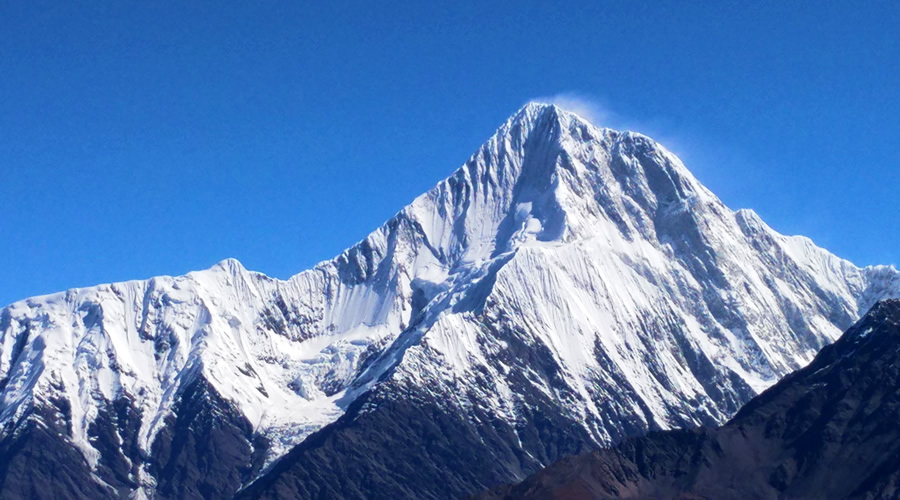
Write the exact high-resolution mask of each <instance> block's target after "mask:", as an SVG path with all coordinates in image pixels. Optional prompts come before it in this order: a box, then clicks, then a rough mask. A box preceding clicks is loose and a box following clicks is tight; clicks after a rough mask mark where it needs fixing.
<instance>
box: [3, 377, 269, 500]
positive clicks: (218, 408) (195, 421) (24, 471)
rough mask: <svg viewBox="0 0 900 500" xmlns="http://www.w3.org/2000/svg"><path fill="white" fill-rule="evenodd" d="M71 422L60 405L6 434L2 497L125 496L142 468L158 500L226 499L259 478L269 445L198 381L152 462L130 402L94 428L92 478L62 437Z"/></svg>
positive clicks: (108, 411)
mask: <svg viewBox="0 0 900 500" xmlns="http://www.w3.org/2000/svg"><path fill="white" fill-rule="evenodd" d="M69 419H70V416H69V412H68V410H67V407H66V403H65V401H64V400H61V401H59V402H58V405H57V406H50V407H42V408H37V409H35V410H34V411H33V412H32V414H31V415H29V416H28V417H27V418H24V419H22V420H20V424H19V425H18V427H16V428H14V429H9V430H8V431H7V432H5V433H4V434H3V437H2V440H0V499H7V498H9V499H51V498H52V499H57V498H58V499H70V498H71V499H80V498H91V499H97V498H127V497H128V496H129V494H130V493H131V492H132V491H134V489H135V488H137V486H138V478H139V468H140V467H141V465H142V464H144V465H148V468H147V469H148V470H149V471H150V473H151V475H152V476H153V477H154V478H155V480H156V484H157V487H156V497H157V498H208V499H218V498H230V497H231V496H233V495H234V493H235V492H236V491H238V489H239V488H240V487H241V485H242V484H243V483H244V482H246V481H248V480H249V479H250V478H251V477H252V476H253V475H254V474H256V473H258V472H259V469H260V466H261V465H262V460H263V459H264V453H265V450H266V449H267V447H268V443H267V442H266V440H265V439H264V438H262V437H259V436H255V435H254V434H253V432H252V427H251V425H250V423H249V422H248V421H247V420H246V419H245V418H244V417H243V416H241V415H240V414H239V413H238V412H237V411H236V410H235V409H234V407H233V405H231V404H229V403H227V402H226V401H225V400H224V399H222V397H221V396H220V395H219V394H218V393H216V391H215V390H214V389H212V387H210V385H209V383H208V382H207V381H206V380H204V379H203V378H199V379H197V380H195V381H194V382H192V383H190V384H189V385H188V386H186V387H185V389H184V390H183V392H182V394H181V397H180V400H179V404H178V406H177V407H176V409H175V412H174V416H173V417H171V418H170V419H168V420H167V422H166V426H165V427H164V428H163V430H161V431H160V433H159V434H158V435H157V437H156V439H155V440H154V442H153V452H152V454H151V456H150V457H143V456H141V453H140V451H139V448H138V445H137V436H138V430H139V424H138V422H139V421H140V419H139V417H138V416H137V415H136V413H135V410H134V408H133V407H132V406H131V405H130V401H129V400H128V399H127V398H122V399H119V400H117V401H115V402H113V403H110V404H109V406H108V407H107V408H105V409H104V411H103V412H102V413H101V414H100V415H98V417H97V419H96V420H95V421H94V423H93V424H92V426H91V431H90V435H91V441H92V444H93V445H94V447H95V448H96V449H97V450H99V452H100V457H99V459H98V462H97V467H96V469H95V470H94V471H93V472H92V471H91V468H90V466H89V465H88V463H87V461H86V460H85V458H84V457H83V456H82V455H81V453H80V452H79V451H78V449H77V448H75V447H74V446H73V445H72V443H70V442H69V440H68V439H67V438H66V437H65V436H68V435H69V431H68V429H67V427H68V426H69V425H70V422H69ZM98 479H99V481H98ZM103 483H105V484H103Z"/></svg>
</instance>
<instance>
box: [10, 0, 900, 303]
mask: <svg viewBox="0 0 900 500" xmlns="http://www.w3.org/2000/svg"><path fill="white" fill-rule="evenodd" d="M326 3H327V4H328V5H316V4H326ZM557 3H558V2H527V1H525V2H523V1H518V2H409V3H404V2H396V3H384V2H341V1H334V2H309V3H307V2H268V1H261V2H216V3H213V2H165V1H163V2H57V1H54V2H41V1H35V2H3V3H2V4H0V237H2V245H0V303H3V304H6V303H9V302H11V301H13V300H17V299H21V298H25V297H28V296H31V295H37V294H44V293H50V292H54V291H60V290H65V289H67V288H71V287H80V286H87V285H92V284H97V283H102V282H110V281H120V280H127V279H138V278H147V277H150V276H153V275H158V274H181V273H184V272H187V271H190V270H194V269H203V268H206V267H209V266H211V265H212V264H214V263H215V262H217V261H219V260H221V259H223V258H226V257H235V258H238V259H239V260H241V261H242V262H243V263H244V265H245V266H247V267H248V268H250V269H254V270H259V271H262V272H265V273H267V274H270V275H273V276H277V277H281V278H286V277H288V276H290V275H292V274H294V273H296V272H298V271H301V270H303V269H306V268H308V267H310V266H312V265H314V264H315V263H316V262H318V261H320V260H324V259H327V258H330V257H332V256H334V255H336V254H337V253H339V252H340V251H341V250H343V249H344V248H345V247H347V246H349V245H351V244H353V243H354V242H356V241H357V240H359V239H361V238H362V237H364V236H365V235H366V234H367V233H368V232H369V231H371V230H372V229H374V228H376V227H377V226H378V225H380V224H381V223H382V222H383V221H384V220H386V219H387V218H388V217H390V216H391V215H392V214H394V213H395V212H396V211H397V210H399V209H400V208H402V207H403V206H404V205H405V204H407V203H408V202H409V201H411V200H412V199H413V198H414V197H415V196H416V195H418V194H419V193H421V192H423V191H425V190H427V189H428V188H429V187H431V186H432V185H433V184H434V183H436V182H437V181H438V180H440V179H441V178H443V177H445V176H447V175H448V174H450V173H451V172H452V171H453V170H454V169H456V168H457V167H458V166H459V165H461V164H462V163H463V162H464V161H465V160H466V158H468V156H469V155H470V154H471V153H472V152H473V151H474V150H475V149H476V148H477V147H478V146H479V145H480V144H481V143H482V142H483V141H484V140H485V139H487V138H488V137H489V136H490V134H491V133H492V132H493V131H494V129H495V128H496V127H497V126H498V125H499V124H500V123H502V122H503V120H505V119H506V118H507V116H508V115H510V114H512V113H513V112H514V111H516V110H517V109H518V108H519V107H520V106H521V105H523V104H524V103H525V102H527V101H528V100H531V99H535V98H538V97H549V96H559V95H564V96H566V98H567V99H570V100H572V99H578V100H579V101H582V102H588V103H590V105H591V106H593V107H594V109H595V110H600V111H599V112H598V113H596V114H597V115H598V116H600V117H601V120H602V121H603V122H604V123H598V125H608V126H614V127H627V128H632V129H636V130H638V131H641V132H644V133H646V134H648V135H651V136H653V137H655V138H657V139H658V140H660V141H661V142H663V143H664V144H665V145H667V146H668V147H669V148H670V149H672V150H674V151H675V152H677V153H679V154H680V155H681V156H682V159H683V160H684V161H685V163H686V164H687V165H688V167H689V168H690V169H691V170H692V171H693V172H694V173H695V174H696V175H697V176H698V177H699V178H700V180H701V181H703V182H704V183H705V184H706V185H707V186H708V187H709V188H710V189H712V190H713V191H714V192H715V193H717V194H718V195H719V196H720V197H721V198H722V199H723V200H724V201H725V203H726V204H728V205H729V206H730V207H732V208H735V209H736V208H742V207H749V208H753V209H755V210H756V211H757V212H759V214H760V215H761V216H762V217H763V218H764V219H765V220H766V221H767V222H769V223H770V224H771V225H772V226H773V227H775V228H776V229H777V230H779V231H781V232H784V233H789V234H805V235H808V236H810V237H812V238H813V239H814V241H816V243H818V244H820V245H822V246H824V247H826V248H828V249H830V250H831V251H833V252H835V253H836V254H838V255H840V256H842V257H845V258H848V259H850V260H852V261H854V262H856V263H857V264H861V265H866V264H876V263H894V264H896V263H898V261H900V250H898V248H900V245H898V243H900V235H898V234H900V231H898V224H897V221H898V217H897V214H898V212H900V210H898V209H900V200H898V198H900V197H898V196H897V190H898V186H900V148H898V146H897V143H898V138H900V97H898V95H900V92H898V91H897V87H898V84H900V42H898V38H900V37H898V36H897V33H898V30H900V2H896V1H881V2H879V1H874V2H864V3H858V2H744V3H746V4H748V5H741V4H740V3H738V2H599V1H598V2H585V3H583V4H582V5H576V4H575V3H572V2H568V3H565V6H564V7H563V6H557V5H556V4H557Z"/></svg>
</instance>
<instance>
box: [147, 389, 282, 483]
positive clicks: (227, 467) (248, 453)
mask: <svg viewBox="0 0 900 500" xmlns="http://www.w3.org/2000/svg"><path fill="white" fill-rule="evenodd" d="M265 448H266V443H265V441H263V440H261V439H259V438H256V439H254V435H253V430H252V426H251V425H250V422H248V421H247V419H246V418H244V417H243V416H242V415H241V414H240V413H239V412H238V411H237V410H235V409H234V407H233V405H231V404H229V403H227V402H226V401H225V400H224V399H222V397H221V396H220V395H219V394H218V393H216V391H215V390H214V389H213V388H212V387H211V386H210V385H209V383H208V382H207V381H206V380H204V379H203V378H200V379H198V380H196V381H195V382H193V383H192V384H190V385H189V386H188V387H186V388H185V390H184V392H183V394H182V395H181V399H180V401H179V404H178V407H177V408H176V410H175V416H174V418H170V419H168V421H167V422H166V427H165V428H164V429H163V430H162V431H160V433H159V434H158V435H157V437H156V439H155V440H154V442H153V451H152V454H151V457H152V458H150V460H151V467H150V471H151V474H152V475H153V476H154V477H155V478H156V482H157V487H156V495H157V496H158V497H159V498H210V499H212V498H228V497H230V496H232V495H233V494H234V492H236V491H237V490H238V489H239V488H240V487H241V484H242V483H243V482H244V481H246V480H248V479H249V478H250V476H251V474H253V473H254V472H256V471H257V470H258V469H259V466H260V465H261V464H260V461H261V460H262V458H263V456H262V453H263V452H264V451H265Z"/></svg>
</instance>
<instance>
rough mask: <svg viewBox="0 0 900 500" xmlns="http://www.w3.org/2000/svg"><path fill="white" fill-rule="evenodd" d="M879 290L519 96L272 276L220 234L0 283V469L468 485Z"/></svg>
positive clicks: (209, 481)
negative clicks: (380, 203)
mask: <svg viewBox="0 0 900 500" xmlns="http://www.w3.org/2000/svg"><path fill="white" fill-rule="evenodd" d="M898 291H900V274H898V273H897V271H896V270H895V269H893V268H891V267H887V266H879V267H868V268H858V267H856V266H854V265H853V264H851V263H849V262H847V261H844V260H842V259H840V258H838V257H835V256H834V255H831V254H829V253H828V252H827V251H825V250H823V249H821V248H818V247H816V246H815V245H814V244H813V243H812V242H811V241H809V240H808V239H806V238H803V237H798V236H784V235H781V234H778V233H777V232H775V231H774V230H772V229H771V228H769V227H768V226H766V224H765V223H764V222H763V221H762V220H761V219H760V218H759V217H758V216H756V214H754V213H753V212H752V211H749V210H740V211H737V212H735V211H732V210H730V209H729V208H728V207H726V206H725V205H724V204H723V203H722V202H721V200H719V199H718V198H717V197H716V196H715V195H714V194H713V193H711V192H710V191H709V190H708V189H706V188H705V187H704V186H703V185H702V184H701V183H700V182H699V181H698V180H697V179H696V178H695V177H694V176H693V175H692V174H691V173H690V172H689V171H688V170H687V168H686V167H685V166H684V165H683V164H682V163H681V161H680V160H679V159H678V158H677V157H676V156H675V155H673V154H672V153H670V152H669V151H667V150H666V149H665V148H664V147H662V146H661V145H659V144H657V143H656V142H654V141H653V140H651V139H650V138H648V137H645V136H642V135H640V134H636V133H632V132H618V131H614V130H610V129H605V128H598V127H595V126H593V125H592V124H590V123H587V122H586V121H584V120H583V119H582V118H580V117H578V116H577V115H575V114H572V113H569V112H566V111H564V110H561V109H559V108H557V107H555V106H551V105H544V104H536V103H532V104H528V105H527V106H525V107H524V108H522V109H521V110H520V111H519V112H517V113H516V114H515V115H513V116H512V117H510V119H509V120H507V122H506V123H504V124H503V125H502V126H501V127H500V128H499V129H498V130H497V132H496V133H495V134H494V136H492V137H491V138H490V139H489V140H488V141H487V142H486V143H485V144H484V145H483V146H481V147H480V148H479V149H478V150H477V151H476V152H475V154H473V155H472V157H471V158H469V160H468V161H466V162H465V164H464V165H463V166H462V167H461V168H460V169H459V170H457V171H456V172H455V173H453V174H452V175H451V176H450V177H448V178H447V179H445V180H443V181H441V182H439V183H438V184H437V185H436V186H435V187H434V188H432V189H431V190H429V191H428V192H426V193H424V194H422V195H421V196H419V197H418V198H416V199H415V200H414V201H413V202H412V203H411V204H410V205H409V206H407V207H405V208H403V209H402V210H400V212H398V213H397V214H396V215H395V216H394V217H393V218H391V219H390V220H389V221H387V222H386V223H385V224H384V225H383V226H381V227H380V228H378V229H377V230H375V231H374V232H372V233H371V234H370V235H369V236H368V237H366V238H365V239H364V240H363V241H361V242H360V243H358V244H357V245H354V246H353V247H351V248H349V249H348V250H346V251H345V252H343V253H342V254H341V255H339V256H337V257H335V258H334V259H332V260H329V261H326V262H322V263H321V264H319V265H317V266H316V267H315V268H313V269H311V270H307V271H304V272H301V273H299V274H297V275H295V276H293V277H291V278H290V279H288V280H283V281H282V280H276V279H272V278H269V277H267V276H264V275H262V274H260V273H255V272H251V271H248V270H247V269H244V268H243V267H242V266H241V265H240V264H239V263H238V262H237V261H234V260H228V261H224V262H222V263H220V264H218V265H216V266H214V267H213V268H211V269H208V270H206V271H199V272H194V273H189V274H188V275H186V276H179V277H166V276H162V277H157V278H153V279H151V280H146V281H131V282H125V283H114V284H110V285H101V286H97V287H90V288H84V289H73V290H69V291H66V292H63V293H57V294H53V295H48V296H44V297H35V298H31V299H27V300H23V301H20V302H17V303H14V304H11V305H9V306H8V307H6V308H3V309H0V464H3V463H7V464H10V465H9V466H7V467H5V468H3V467H0V496H2V495H8V496H28V495H29V494H30V493H29V492H32V493H33V494H34V495H35V496H44V495H42V494H41V493H39V492H40V491H45V490H36V489H35V488H39V486H38V485H40V484H44V483H45V482H46V481H44V478H43V476H41V475H40V473H39V472H38V471H42V470H48V468H53V467H54V465H58V467H57V469H58V470H59V471H60V474H63V475H61V476H60V478H62V479H61V481H63V482H62V483H61V484H54V485H52V488H56V489H47V490H46V491H50V492H52V493H53V494H56V493H57V492H59V491H66V492H71V495H75V496H78V495H82V496H89V497H99V496H102V495H110V496H122V495H126V494H127V495H131V496H134V497H136V498H142V497H144V498H146V497H177V496H179V495H182V494H185V495H187V494H189V495H191V496H200V497H207V498H220V497H227V496H230V495H234V494H236V493H238V492H239V493H240V494H241V495H247V496H267V497H273V496H278V495H282V496H284V495H299V496H302V497H336V496H341V497H345V498H354V497H356V498H360V497H365V498H378V497H380V498H396V497H398V496H401V497H402V496H414V497H418V498H451V497H455V496H460V495H465V494H472V493H475V492H477V491H481V490H483V489H485V488H488V487H492V486H495V485H497V484H504V483H510V482H514V481H518V480H521V479H523V478H524V477H526V476H527V475H528V474H531V473H533V472H534V471H536V470H539V469H540V468H541V467H544V466H546V465H547V464H550V463H553V462H555V461H556V460H558V459H560V458H562V457H565V456H568V455H573V454H578V453H583V452H585V451H586V450H590V449H596V448H598V447H600V446H605V445H609V444H612V443H616V442H619V441H621V440H622V439H624V438H627V437H629V436H634V435H640V434H643V433H646V432H647V431H653V430H665V429H671V428H682V427H693V426H697V425H717V424H720V423H722V422H724V421H725V420H726V419H728V418H729V417H730V416H732V415H733V414H734V413H735V412H736V411H737V410H738V408H740V406H741V405H742V404H743V403H745V402H746V401H748V400H750V399H751V398H752V397H753V396H755V395H756V394H758V393H759V392H760V391H762V390H763V389H765V388H766V387H769V386H770V385H771V384H772V383H774V382H775V381H776V380H778V379H779V378H780V377H782V376H783V375H785V374H787V373H790V372H791V371H793V370H795V369H797V368H799V367H801V366H803V365H805V364H806V363H808V362H809V361H810V360H811V359H812V358H813V356H814V355H815V353H816V352H818V351H819V349H820V348H821V347H822V346H823V345H827V344H829V343H830V342H832V341H834V339H836V338H837V337H838V336H839V335H840V333H841V332H842V331H843V330H844V329H846V328H847V327H848V326H850V325H851V324H852V323H853V322H854V321H855V320H856V319H858V317H859V315H860V314H861V313H862V312H864V311H866V310H867V309H869V308H870V307H871V306H872V304H874V303H875V302H876V301H877V300H878V299H881V298H883V297H890V296H896V295H897V293H898ZM80 492H83V493H80Z"/></svg>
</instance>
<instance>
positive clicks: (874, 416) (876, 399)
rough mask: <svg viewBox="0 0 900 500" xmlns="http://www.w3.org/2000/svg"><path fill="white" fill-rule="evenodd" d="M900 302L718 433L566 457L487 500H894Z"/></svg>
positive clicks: (876, 311) (654, 438) (650, 439)
mask: <svg viewBox="0 0 900 500" xmlns="http://www.w3.org/2000/svg"><path fill="white" fill-rule="evenodd" d="M898 421H900V301H898V300H889V301H884V302H881V303H879V304H877V305H876V306H875V307H874V308H873V309H872V310H871V311H870V312H869V313H868V314H867V315H866V316H865V317H864V318H863V319H862V320H860V322H859V323H857V324H856V325H855V326H853V327H852V328H851V329H849V330H848V331H847V333H845V334H844V336H843V337H841V338H840V339H839V340H838V341H837V342H835V343H834V344H833V345H829V346H826V347H825V348H824V349H822V351H821V353H820V354H819V355H818V356H817V357H816V358H815V360H814V361H813V362H812V363H810V364H809V366H807V367H806V368H803V369H801V370H799V371H797V372H795V373H793V374H791V375H788V376H787V377H785V379H784V380H782V381H781V382H779V383H778V384H776V385H775V386H774V387H772V388H771V389H769V390H768V391H766V392H764V393H763V394H761V395H760V396H758V397H756V398H755V399H753V400H751V401H750V402H749V403H748V404H747V405H746V406H744V408H742V409H741V411H740V412H739V413H738V414H737V415H736V416H735V418H734V419H733V420H731V421H730V422H728V424H726V425H725V426H723V427H720V428H718V429H698V430H692V431H668V432H662V433H655V434H650V435H648V436H646V437H640V438H635V439H632V440H628V441H626V442H624V443H622V444H621V445H620V446H618V447H617V448H614V449H607V450H601V451H598V452H594V453H590V454H588V455H584V456H580V457H575V458H569V459H566V460H563V461H562V462H560V463H557V464H554V465H552V466H551V467H548V468H547V469H545V470H543V471H541V472H539V473H538V474H535V475H534V476H532V477H530V478H528V479H527V480H526V481H524V482H523V483H521V484H519V485H516V486H513V487H505V488H499V489H497V490H495V491H494V492H492V493H490V494H486V495H483V498H517V499H518V498H523V499H524V498H528V499H551V498H572V499H574V498H716V499H719V498H722V499H727V498H735V499H737V498H797V499H801V498H810V499H818V498H897V497H898V496H900V466H898V464H900V426H898V425H897V422H898Z"/></svg>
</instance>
